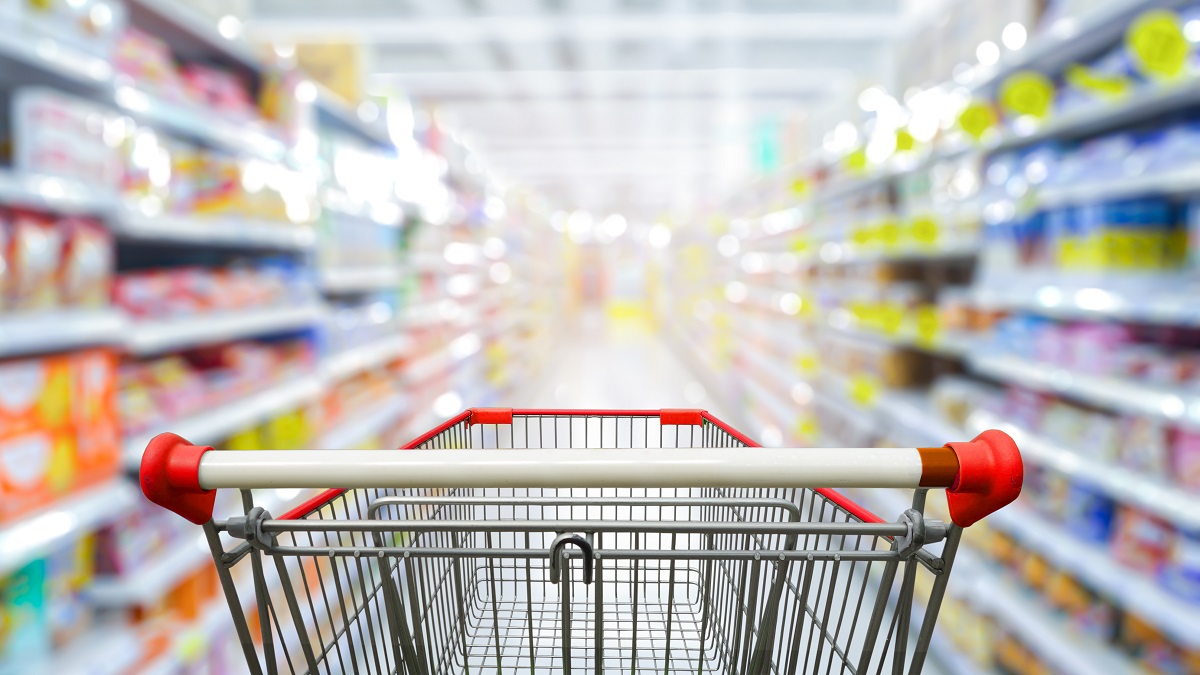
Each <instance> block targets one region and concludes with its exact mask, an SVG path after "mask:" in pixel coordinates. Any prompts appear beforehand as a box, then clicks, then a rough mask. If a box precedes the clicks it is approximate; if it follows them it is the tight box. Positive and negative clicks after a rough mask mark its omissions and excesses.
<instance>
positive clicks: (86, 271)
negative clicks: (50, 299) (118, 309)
mask: <svg viewBox="0 0 1200 675" xmlns="http://www.w3.org/2000/svg"><path fill="white" fill-rule="evenodd" d="M59 227H60V228H61V229H62V231H63V233H64V237H65V246H64V248H63V254H62V269H61V272H60V284H61V293H62V298H61V299H62V304H63V305H64V306H67V307H80V308H84V307H86V308H97V307H106V306H108V304H109V299H110V296H111V294H112V277H113V267H114V265H115V261H114V253H113V251H114V245H113V238H112V235H111V234H110V233H109V231H108V230H107V229H106V228H105V227H104V226H102V225H101V224H100V223H98V222H96V221H94V220H89V219H85V218H67V219H64V220H62V221H59Z"/></svg>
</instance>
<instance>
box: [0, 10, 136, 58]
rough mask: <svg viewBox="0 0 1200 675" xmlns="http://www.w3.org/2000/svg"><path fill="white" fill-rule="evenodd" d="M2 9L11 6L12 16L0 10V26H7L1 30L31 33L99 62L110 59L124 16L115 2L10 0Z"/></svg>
mask: <svg viewBox="0 0 1200 675" xmlns="http://www.w3.org/2000/svg"><path fill="white" fill-rule="evenodd" d="M4 6H11V11H12V14H11V15H10V16H5V13H4V9H0V24H8V25H4V27H3V30H20V31H31V32H32V33H33V34H35V35H38V36H43V37H48V38H53V39H54V40H56V41H58V43H59V44H60V45H62V46H64V47H68V48H70V49H73V50H76V51H79V52H84V53H87V54H90V55H92V56H96V57H100V58H103V59H108V58H109V57H110V56H111V54H112V52H113V49H114V47H115V44H116V41H117V38H118V36H119V35H120V34H121V32H122V31H123V30H124V29H125V24H126V16H127V12H126V9H125V3H124V2H120V1H119V0H74V1H72V2H58V1H51V2H16V1H13V2H8V3H4ZM5 8H7V7H5Z"/></svg>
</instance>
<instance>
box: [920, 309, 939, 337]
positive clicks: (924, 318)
mask: <svg viewBox="0 0 1200 675" xmlns="http://www.w3.org/2000/svg"><path fill="white" fill-rule="evenodd" d="M941 332H942V315H941V313H940V312H939V311H938V308H937V306H935V305H928V306H925V307H921V308H920V309H918V310H917V340H918V341H920V342H922V343H925V344H932V343H934V342H937V340H938V337H939V336H940V335H941Z"/></svg>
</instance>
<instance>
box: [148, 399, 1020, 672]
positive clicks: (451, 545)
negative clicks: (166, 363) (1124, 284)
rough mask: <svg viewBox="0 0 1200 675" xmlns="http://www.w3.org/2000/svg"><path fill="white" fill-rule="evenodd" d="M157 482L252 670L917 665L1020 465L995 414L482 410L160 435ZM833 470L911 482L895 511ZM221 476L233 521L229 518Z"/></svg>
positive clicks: (1016, 488) (151, 476)
mask: <svg viewBox="0 0 1200 675" xmlns="http://www.w3.org/2000/svg"><path fill="white" fill-rule="evenodd" d="M141 480H142V488H143V491H144V492H145V493H146V495H147V496H148V497H149V498H150V499H151V500H152V501H154V502H156V503H158V504H160V505H162V506H165V507H166V508H169V509H172V510H173V511H175V512H177V513H179V514H180V515H182V516H184V517H185V518H188V519H189V520H191V521H192V522H194V523H196V524H200V525H203V528H204V532H205V535H206V537H207V541H208V543H209V546H210V548H211V550H212V554H213V557H214V559H215V561H216V565H217V570H218V572H219V578H220V583H221V586H222V589H223V590H224V594H225V596H226V599H227V600H228V604H229V608H230V610H231V612H232V614H233V619H234V625H235V628H236V631H237V636H238V639H239V640H240V641H241V645H242V649H243V651H244V652H245V656H246V660H247V663H248V667H249V669H250V671H251V672H254V673H261V672H268V673H276V672H288V673H296V672H306V673H398V674H407V675H417V674H441V673H559V672H562V673H571V672H576V673H583V672H592V673H601V672H614V673H615V672H621V673H634V674H636V673H692V674H696V673H750V674H753V675H759V674H762V673H787V674H789V675H790V674H792V673H879V672H892V673H901V672H909V673H919V672H920V671H921V668H922V666H923V663H924V660H925V654H926V649H927V648H928V646H929V643H930V639H931V636H932V632H933V627H934V624H935V621H936V619H937V614H938V607H939V605H940V602H941V599H942V597H943V594H944V592H945V588H946V583H947V579H948V577H949V574H950V570H951V566H952V564H953V562H954V554H955V550H956V548H957V545H958V542H959V537H960V535H961V533H962V528H963V527H966V526H968V525H970V524H972V523H974V522H975V521H977V520H979V519H980V518H982V517H984V516H986V515H987V514H988V513H991V512H992V511H994V510H996V509H998V508H1000V507H1002V506H1004V505H1005V504H1007V503H1009V502H1011V501H1012V500H1013V499H1015V498H1016V496H1017V494H1018V493H1019V492H1020V488H1021V480H1022V466H1021V459H1020V455H1019V453H1018V451H1017V448H1016V447H1015V445H1014V444H1013V442H1012V440H1011V439H1009V438H1008V437H1007V436H1005V435H1004V434H1003V433H1001V432H998V431H989V432H985V433H984V434H981V435H980V436H979V437H977V438H976V439H975V440H974V441H971V442H965V443H950V444H948V445H947V446H945V447H941V448H910V449H895V448H877V449H867V448H841V449H768V448H761V447H758V446H757V445H756V444H755V443H754V442H753V441H751V440H749V439H748V438H746V437H745V436H743V435H741V434H740V433H738V432H737V431H735V430H733V429H732V428H730V427H729V426H727V425H725V424H723V423H722V422H720V421H719V420H717V419H715V418H714V417H712V416H711V415H709V414H707V413H705V412H703V411H696V410H654V411H631V410H624V411H608V410H587V411H565V410H511V409H475V410H468V411H466V412H464V413H462V414H460V415H458V416H457V417H455V418H453V419H451V420H449V421H448V422H446V423H445V424H443V425H441V426H439V427H438V428H436V429H434V430H432V431H430V432H429V433H427V434H425V435H423V436H421V437H419V438H418V439H416V440H415V441H413V442H412V443H411V444H409V445H408V446H406V448H405V449H404V450H403V451H369V450H365V451H364V450H355V451H349V450H346V451H324V450H310V451H253V452H247V451H215V450H213V449H212V448H208V447H197V446H192V445H190V444H188V443H187V441H185V440H183V439H181V438H179V437H178V436H174V435H172V434H162V435H160V436H158V437H157V438H155V439H154V440H153V441H152V442H151V443H150V445H149V447H148V448H147V449H146V453H145V456H144V458H143V460H142V469H141ZM331 485H336V486H340V487H339V488H338V489H333V490H327V491H325V492H323V493H322V494H320V495H319V496H316V497H314V498H313V499H311V500H309V501H307V502H305V503H304V504H302V505H300V506H299V507H297V508H295V509H292V510H291V511H289V512H287V513H284V514H282V515H278V516H276V515H272V514H270V513H268V512H267V511H265V510H264V509H263V508H262V507H261V506H257V505H256V501H255V500H256V494H255V491H256V490H257V491H260V494H261V491H266V490H274V489H279V488H289V489H295V488H328V487H329V486H331ZM839 487H863V488H883V487H900V488H912V489H915V492H914V495H915V496H914V499H913V502H912V508H910V509H908V510H906V511H904V512H903V513H900V514H890V516H891V517H892V518H893V520H891V521H885V520H882V519H880V518H878V517H876V516H875V515H873V514H871V513H870V512H868V511H866V510H865V509H863V508H862V507H860V506H858V505H856V504H854V503H853V502H851V501H849V500H848V499H846V498H845V497H844V496H842V495H841V494H840V493H838V492H836V491H834V490H833V489H832V488H839ZM221 488H237V489H239V490H241V494H242V503H243V507H244V508H243V509H242V511H243V513H242V514H241V515H238V516H236V517H232V518H229V519H227V520H223V521H214V520H213V517H212V514H213V504H214V498H215V491H216V490H217V489H221ZM932 488H937V489H946V493H947V494H946V497H947V502H948V507H949V512H950V516H951V519H950V521H951V522H942V521H938V520H934V519H931V518H927V517H925V515H924V513H923V511H924V503H925V495H926V492H927V490H929V489H932ZM921 570H924V571H921ZM919 571H921V574H922V575H923V577H924V578H926V579H927V581H922V582H919V581H918V576H917V575H918V572H919ZM918 589H921V590H923V592H918ZM917 596H923V597H920V598H918V597H917ZM920 606H923V608H924V609H923V611H921V610H920ZM914 607H916V608H917V611H916V612H915V614H916V615H917V616H921V617H923V619H921V620H920V621H917V620H916V619H914Z"/></svg>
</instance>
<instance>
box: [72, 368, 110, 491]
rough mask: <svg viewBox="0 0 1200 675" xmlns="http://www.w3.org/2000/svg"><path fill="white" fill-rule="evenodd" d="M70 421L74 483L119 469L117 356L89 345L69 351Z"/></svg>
mask: <svg viewBox="0 0 1200 675" xmlns="http://www.w3.org/2000/svg"><path fill="white" fill-rule="evenodd" d="M69 358H70V360H71V373H72V377H71V381H72V396H71V408H72V415H71V416H72V425H73V427H74V429H75V439H76V440H75V452H76V470H77V478H76V483H77V484H78V485H81V486H82V485H93V484H98V483H102V482H105V481H108V480H111V479H112V478H113V477H114V476H115V475H116V474H117V473H118V472H119V471H120V469H121V418H120V417H119V415H118V413H117V357H116V354H114V353H113V352H111V351H107V350H103V349H89V350H84V351H80V352H75V353H74V354H71V355H70V357H69Z"/></svg>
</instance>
